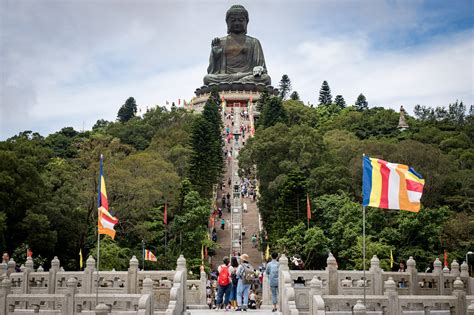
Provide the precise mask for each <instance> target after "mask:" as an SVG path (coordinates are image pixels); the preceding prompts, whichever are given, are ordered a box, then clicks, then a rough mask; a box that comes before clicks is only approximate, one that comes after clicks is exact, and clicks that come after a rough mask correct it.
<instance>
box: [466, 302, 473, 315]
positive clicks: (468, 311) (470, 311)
mask: <svg viewBox="0 0 474 315" xmlns="http://www.w3.org/2000/svg"><path fill="white" fill-rule="evenodd" d="M467 315H474V300H471V305H469V306H468V307H467Z"/></svg>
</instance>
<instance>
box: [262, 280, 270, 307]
mask: <svg viewBox="0 0 474 315" xmlns="http://www.w3.org/2000/svg"><path fill="white" fill-rule="evenodd" d="M271 299H272V298H271V293H270V283H269V281H268V275H267V274H266V273H265V272H264V273H263V283H262V304H263V305H271V304H272V302H271Z"/></svg>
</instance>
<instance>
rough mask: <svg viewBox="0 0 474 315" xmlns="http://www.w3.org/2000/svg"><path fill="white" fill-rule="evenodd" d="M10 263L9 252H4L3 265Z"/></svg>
mask: <svg viewBox="0 0 474 315" xmlns="http://www.w3.org/2000/svg"><path fill="white" fill-rule="evenodd" d="M9 261H10V255H8V253H7V252H3V254H2V263H4V264H8V262H9Z"/></svg>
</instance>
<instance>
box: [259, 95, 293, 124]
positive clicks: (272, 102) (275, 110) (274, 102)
mask: <svg viewBox="0 0 474 315" xmlns="http://www.w3.org/2000/svg"><path fill="white" fill-rule="evenodd" d="M260 120H261V123H260V125H262V126H263V127H264V128H268V127H271V126H273V125H275V124H276V123H278V122H283V123H285V122H287V120H288V114H287V112H286V110H285V108H284V107H283V104H282V100H281V98H279V97H271V98H270V99H268V101H267V102H266V103H265V105H264V106H263V111H262V114H261V117H260Z"/></svg>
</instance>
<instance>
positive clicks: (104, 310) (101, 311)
mask: <svg viewBox="0 0 474 315" xmlns="http://www.w3.org/2000/svg"><path fill="white" fill-rule="evenodd" d="M107 314H110V307H108V306H107V305H105V304H104V303H99V305H97V306H96V307H95V315H107Z"/></svg>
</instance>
